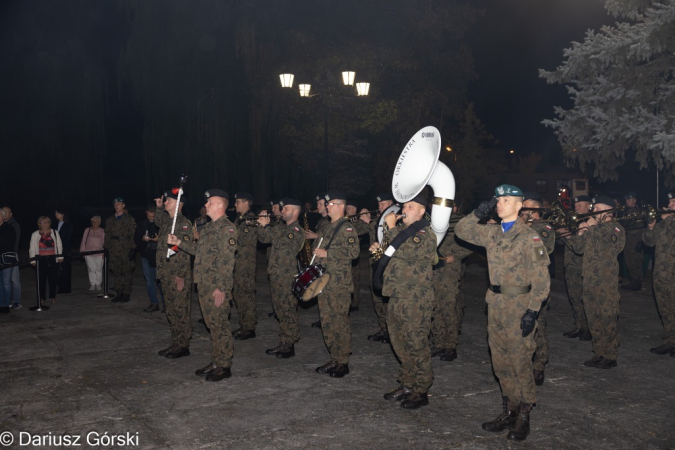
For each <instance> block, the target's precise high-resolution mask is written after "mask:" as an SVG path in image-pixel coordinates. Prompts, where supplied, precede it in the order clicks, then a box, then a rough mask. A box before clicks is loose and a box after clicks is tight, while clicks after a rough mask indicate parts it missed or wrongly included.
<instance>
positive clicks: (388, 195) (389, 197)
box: [375, 192, 394, 202]
mask: <svg viewBox="0 0 675 450" xmlns="http://www.w3.org/2000/svg"><path fill="white" fill-rule="evenodd" d="M375 198H377V201H378V202H386V201H387V200H391V201H392V202H393V201H394V196H393V195H391V192H382V193H380V194H377V197H375Z"/></svg>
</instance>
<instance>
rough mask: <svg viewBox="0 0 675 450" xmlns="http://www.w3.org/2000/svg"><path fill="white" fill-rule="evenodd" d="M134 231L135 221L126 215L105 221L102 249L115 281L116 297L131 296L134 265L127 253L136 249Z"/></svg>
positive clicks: (112, 217)
mask: <svg viewBox="0 0 675 450" xmlns="http://www.w3.org/2000/svg"><path fill="white" fill-rule="evenodd" d="M135 231H136V221H135V220H134V218H133V217H131V216H130V215H128V214H122V215H121V216H120V217H119V218H117V217H116V216H115V215H114V214H113V215H112V216H110V217H108V219H107V220H106V221H105V239H104V240H103V248H105V249H106V250H108V267H109V268H110V272H111V273H112V275H113V278H114V279H115V288H114V290H115V292H116V293H117V294H118V295H120V293H121V294H122V295H129V294H131V288H132V286H133V281H132V279H131V273H132V272H133V271H134V267H135V263H134V261H133V260H131V261H129V253H130V252H131V251H132V250H134V249H135V248H136V244H135V243H134V232H135Z"/></svg>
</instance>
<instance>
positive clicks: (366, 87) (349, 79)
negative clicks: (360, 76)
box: [279, 70, 370, 192]
mask: <svg viewBox="0 0 675 450" xmlns="http://www.w3.org/2000/svg"><path fill="white" fill-rule="evenodd" d="M294 78H295V76H294V75H293V74H292V73H282V74H279V80H280V81H281V87H282V88H287V89H292V88H293V80H294ZM355 79H356V72H354V71H353V70H346V71H344V72H342V83H343V85H344V86H354V85H356V96H357V97H366V96H368V94H369V93H370V83H365V82H359V83H354V81H355ZM298 92H299V93H300V97H306V98H311V97H314V96H317V95H319V94H312V85H311V84H299V85H298ZM322 100H323V102H322V103H323V106H324V110H323V150H324V159H325V161H326V192H328V188H329V183H328V108H329V105H328V100H327V98H326V96H323V97H322Z"/></svg>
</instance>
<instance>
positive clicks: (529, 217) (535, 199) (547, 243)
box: [520, 192, 555, 386]
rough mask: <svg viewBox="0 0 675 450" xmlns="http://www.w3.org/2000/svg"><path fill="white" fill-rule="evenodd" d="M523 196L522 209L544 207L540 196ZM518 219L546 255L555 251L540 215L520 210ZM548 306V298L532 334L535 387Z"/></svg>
mask: <svg viewBox="0 0 675 450" xmlns="http://www.w3.org/2000/svg"><path fill="white" fill-rule="evenodd" d="M524 194H525V195H524V196H523V208H536V209H541V208H543V207H544V203H543V202H542V201H541V195H540V194H537V193H535V192H525V193H524ZM520 219H521V220H522V221H523V222H525V224H526V225H527V226H529V227H530V228H532V229H533V230H534V231H536V232H537V234H538V235H539V236H540V237H541V240H542V242H543V243H544V247H546V253H547V254H548V255H551V254H552V253H553V250H554V249H555V230H553V227H551V225H550V224H549V223H548V222H544V221H543V220H542V216H541V213H540V212H539V211H533V210H530V211H523V210H521V213H520ZM550 304H551V298H550V297H548V298H547V299H546V300H545V301H544V303H542V305H541V308H540V309H539V315H538V316H537V329H536V330H535V332H534V342H535V343H536V344H537V349H536V350H535V351H534V361H533V363H532V368H533V371H534V383H535V384H536V385H537V386H541V385H542V384H544V369H546V364H547V363H548V355H549V353H548V336H547V333H546V326H547V325H548V308H549V305H550Z"/></svg>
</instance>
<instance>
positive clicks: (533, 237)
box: [532, 235, 541, 242]
mask: <svg viewBox="0 0 675 450" xmlns="http://www.w3.org/2000/svg"><path fill="white" fill-rule="evenodd" d="M532 240H533V241H534V242H541V238H540V237H539V235H537V236H532Z"/></svg>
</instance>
